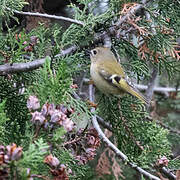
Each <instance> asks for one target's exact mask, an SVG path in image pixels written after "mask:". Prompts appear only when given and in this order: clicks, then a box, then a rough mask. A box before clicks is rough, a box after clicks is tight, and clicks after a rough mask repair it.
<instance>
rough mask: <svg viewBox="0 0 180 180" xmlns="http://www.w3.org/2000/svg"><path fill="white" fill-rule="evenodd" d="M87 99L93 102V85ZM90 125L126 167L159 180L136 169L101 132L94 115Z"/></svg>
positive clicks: (92, 110)
mask: <svg viewBox="0 0 180 180" xmlns="http://www.w3.org/2000/svg"><path fill="white" fill-rule="evenodd" d="M89 99H90V101H92V102H93V101H94V88H93V85H92V84H91V85H89ZM91 112H92V113H94V112H95V108H91ZM92 123H93V126H94V128H95V129H96V130H97V132H98V134H99V136H100V137H101V138H102V140H103V141H104V142H105V143H106V144H107V145H108V147H110V148H111V149H112V150H113V151H114V152H115V153H116V155H117V156H118V157H119V158H121V159H122V160H123V161H124V162H126V163H127V164H128V165H130V166H131V167H132V168H134V169H135V170H137V171H138V172H140V173H141V174H143V175H144V176H146V177H148V178H150V179H152V180H160V178H158V177H156V176H154V175H152V174H150V173H148V172H147V171H145V170H143V169H142V168H140V167H138V166H137V165H135V164H133V163H132V162H129V160H128V157H127V156H126V155H125V154H124V153H122V152H121V151H120V150H119V149H118V148H117V147H116V146H115V145H114V144H113V143H112V142H111V141H110V140H109V139H108V138H107V137H106V136H105V134H104V133H103V131H102V130H101V128H100V126H99V124H98V122H97V118H96V115H94V116H93V117H92Z"/></svg>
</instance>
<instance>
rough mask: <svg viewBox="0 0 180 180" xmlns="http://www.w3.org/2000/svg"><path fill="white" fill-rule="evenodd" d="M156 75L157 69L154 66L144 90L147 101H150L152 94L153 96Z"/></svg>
mask: <svg viewBox="0 0 180 180" xmlns="http://www.w3.org/2000/svg"><path fill="white" fill-rule="evenodd" d="M157 75H158V69H157V68H156V67H154V68H153V72H152V75H151V78H150V80H149V83H148V88H147V90H146V97H147V99H148V100H149V101H151V99H152V96H153V92H154V87H155V81H156V77H157Z"/></svg>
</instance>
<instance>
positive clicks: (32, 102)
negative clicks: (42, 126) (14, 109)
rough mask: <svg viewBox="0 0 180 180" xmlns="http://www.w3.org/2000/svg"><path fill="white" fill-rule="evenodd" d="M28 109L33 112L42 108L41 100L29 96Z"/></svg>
mask: <svg viewBox="0 0 180 180" xmlns="http://www.w3.org/2000/svg"><path fill="white" fill-rule="evenodd" d="M27 108H28V109H29V110H30V111H31V110H36V109H39V108H40V103H39V99H38V98H37V97H36V96H29V98H28V100H27Z"/></svg>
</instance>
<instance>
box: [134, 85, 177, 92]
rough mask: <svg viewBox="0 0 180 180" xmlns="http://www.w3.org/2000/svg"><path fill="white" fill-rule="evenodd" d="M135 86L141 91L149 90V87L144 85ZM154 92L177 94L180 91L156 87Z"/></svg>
mask: <svg viewBox="0 0 180 180" xmlns="http://www.w3.org/2000/svg"><path fill="white" fill-rule="evenodd" d="M135 86H136V87H137V88H138V89H139V90H147V89H148V86H146V85H143V84H135ZM154 91H156V92H159V93H166V92H176V91H180V89H176V88H172V87H156V86H155V87H154Z"/></svg>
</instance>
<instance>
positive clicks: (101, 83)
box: [90, 63, 122, 95]
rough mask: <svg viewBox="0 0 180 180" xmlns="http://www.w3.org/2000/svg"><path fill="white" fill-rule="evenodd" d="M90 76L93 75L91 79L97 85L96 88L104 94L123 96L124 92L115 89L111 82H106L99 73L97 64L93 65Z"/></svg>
mask: <svg viewBox="0 0 180 180" xmlns="http://www.w3.org/2000/svg"><path fill="white" fill-rule="evenodd" d="M90 74H91V78H92V80H93V82H94V84H95V86H96V87H97V88H98V89H99V90H100V91H101V92H103V93H104V94H117V95H119V94H121V93H122V91H121V90H120V89H119V88H117V87H115V86H114V85H112V84H111V83H110V82H108V81H107V80H105V79H104V78H103V77H102V76H101V75H100V74H99V71H98V67H97V65H96V64H93V63H92V64H91V68H90Z"/></svg>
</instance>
